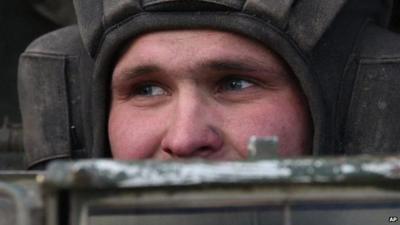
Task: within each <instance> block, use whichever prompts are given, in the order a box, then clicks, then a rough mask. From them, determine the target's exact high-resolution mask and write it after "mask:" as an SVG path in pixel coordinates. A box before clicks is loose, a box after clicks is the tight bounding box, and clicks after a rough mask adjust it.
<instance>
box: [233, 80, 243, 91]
mask: <svg viewBox="0 0 400 225" xmlns="http://www.w3.org/2000/svg"><path fill="white" fill-rule="evenodd" d="M241 87H242V85H241V83H240V82H239V81H237V80H235V81H232V82H231V89H239V88H241Z"/></svg>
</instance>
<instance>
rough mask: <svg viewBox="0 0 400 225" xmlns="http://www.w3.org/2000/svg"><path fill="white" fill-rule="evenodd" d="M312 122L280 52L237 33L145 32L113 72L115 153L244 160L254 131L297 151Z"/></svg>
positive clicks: (306, 143)
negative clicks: (278, 54)
mask: <svg viewBox="0 0 400 225" xmlns="http://www.w3.org/2000/svg"><path fill="white" fill-rule="evenodd" d="M311 127H312V125H311V121H310V115H309V111H308V106H307V103H306V101H305V99H304V97H303V94H302V92H301V90H300V88H299V86H298V84H297V82H296V81H295V79H294V78H293V76H292V75H291V71H290V69H288V68H287V66H286V65H285V63H284V62H283V61H282V59H281V58H280V57H278V56H277V55H276V54H274V53H273V52H272V51H271V50H269V49H267V48H265V47H264V46H262V45H261V44H259V43H257V42H255V41H253V40H250V39H247V38H244V37H242V36H239V35H236V34H232V33H227V32H219V31H211V30H190V31H189V30H187V31H186V30H185V31H162V32H154V33H150V34H146V35H142V36H141V37H139V38H137V39H135V40H134V41H133V42H132V43H130V45H129V46H128V48H127V50H126V51H125V52H124V54H123V55H122V57H121V58H120V59H119V61H118V62H117V64H116V66H115V69H114V72H113V77H112V101H111V109H110V116H109V122H108V133H109V139H110V144H111V149H112V154H113V157H114V158H116V159H147V158H152V159H162V160H164V159H177V158H205V159H212V160H238V159H245V158H246V157H247V155H248V151H247V143H248V141H249V138H250V137H251V136H252V135H256V136H273V135H274V136H278V138H279V152H278V154H279V155H282V156H296V155H302V154H307V153H308V152H309V151H310V146H311V145H310V143H311V139H312V138H311V136H312V128H311Z"/></svg>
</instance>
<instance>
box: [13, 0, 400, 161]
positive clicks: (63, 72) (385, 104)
mask: <svg viewBox="0 0 400 225" xmlns="http://www.w3.org/2000/svg"><path fill="white" fill-rule="evenodd" d="M74 4H75V10H76V14H77V20H78V26H71V27H67V28H64V29H62V30H58V31H55V32H53V33H50V34H48V35H45V36H44V37H41V38H39V39H38V40H36V41H35V42H33V43H32V44H31V45H30V46H29V47H28V49H27V50H26V51H25V53H24V54H23V55H22V56H21V61H20V68H19V94H20V102H21V110H22V115H23V124H24V131H25V137H24V138H25V139H24V140H25V147H26V150H27V160H28V162H29V164H30V165H31V166H34V165H37V164H40V163H43V162H46V161H49V160H50V159H55V158H64V157H72V158H79V157H107V156H109V153H110V151H109V147H108V146H109V144H108V138H107V137H108V136H107V118H108V107H109V99H108V98H109V83H110V77H111V73H112V70H113V66H114V64H115V60H116V55H117V54H118V49H119V48H120V47H121V46H122V45H123V44H124V43H126V42H127V41H128V40H131V39H132V38H135V37H137V36H139V35H141V34H143V33H147V32H150V31H157V30H171V29H196V28H198V29H201V28H209V29H210V28H211V29H217V30H223V31H229V32H234V33H238V34H242V35H244V36H247V37H250V38H252V39H255V40H258V41H260V42H262V43H264V44H266V45H267V46H269V47H270V48H271V49H272V50H274V51H275V52H277V53H278V54H279V55H280V56H281V57H282V58H283V59H284V60H285V61H286V62H287V63H288V65H289V66H290V67H291V69H292V70H293V71H294V74H295V75H296V77H297V79H298V80H299V83H300V85H301V87H302V89H303V92H304V94H305V95H306V97H307V100H308V103H309V107H310V111H311V116H312V121H313V126H314V137H313V154H315V155H320V154H335V153H344V149H348V152H350V153H359V152H360V151H361V150H360V149H365V150H367V152H368V151H375V150H376V148H372V146H373V147H375V146H376V145H377V143H382V141H387V140H389V139H388V138H389V137H387V138H386V137H384V138H383V139H382V140H376V139H375V141H378V142H373V141H372V140H369V138H371V137H373V136H374V135H375V134H376V133H379V132H381V133H380V134H382V135H383V136H385V135H384V133H385V134H386V133H390V132H387V131H384V128H383V127H382V126H385V125H388V126H392V127H391V128H393V129H398V128H400V126H399V125H397V123H393V117H391V118H392V119H388V118H384V116H385V115H387V114H389V115H390V116H392V114H393V113H395V112H397V111H399V110H400V109H390V110H391V111H390V112H389V111H384V110H383V111H375V110H376V109H378V108H379V107H380V108H382V109H383V108H385V109H388V108H390V107H389V104H390V102H392V101H393V100H390V101H387V100H382V101H381V104H380V105H378V106H376V104H372V103H371V101H372V99H375V98H380V97H384V96H386V95H382V94H381V92H382V91H383V92H385V91H387V92H388V93H385V94H391V92H390V91H389V90H387V89H385V90H384V89H383V86H384V85H394V83H393V79H394V80H396V79H395V78H393V77H390V78H387V79H385V78H383V77H380V76H379V74H378V73H375V72H373V71H376V72H377V71H379V70H382V68H386V66H387V64H385V63H383V64H381V61H379V60H378V61H379V63H370V61H368V60H367V61H365V58H364V57H365V56H368V57H370V56H369V54H372V55H373V56H375V55H376V54H377V52H376V51H379V52H378V53H379V57H378V58H379V59H382V56H383V55H385V54H386V53H387V51H391V53H393V54H394V50H392V49H393V46H400V45H399V44H396V42H394V40H395V39H396V40H397V38H398V37H397V35H395V34H392V33H390V32H389V31H387V30H386V29H385V28H384V27H385V26H387V24H388V19H387V18H388V16H387V15H388V14H387V12H388V11H390V9H391V1H386V0H370V1H368V4H367V3H365V1H360V0H337V1H330V0H284V1H272V0H262V1H260V0H186V1H184V0H118V1H116V0H75V1H74ZM375 38H378V39H382V38H383V39H385V38H386V39H390V42H388V43H381V42H379V43H378V42H377V41H376V39H375ZM397 43H400V42H397ZM371 44H372V45H371ZM386 50H387V51H386ZM367 52H368V53H367ZM385 56H387V55H385ZM390 56H391V55H389V58H390ZM368 57H367V58H368ZM389 61H390V60H389ZM390 62H392V61H390ZM365 63H366V64H365ZM364 65H366V66H365V67H364ZM396 65H397V64H396ZM399 65H400V64H399ZM370 67H371V68H370ZM397 69H400V67H397ZM388 70H389V69H388ZM395 71H397V70H396V68H393V69H390V71H389V73H390V74H392V73H395ZM374 75H375V76H378V77H379V78H377V77H374ZM386 75H387V74H385V76H386ZM387 76H389V75H387ZM360 77H361V78H360ZM376 79H384V80H382V82H381V83H379V82H378V83H374V82H373V81H375V80H376ZM396 82H399V81H397V80H396ZM383 83H384V84H383ZM369 85H370V86H369ZM381 85H383V86H381ZM365 87H370V88H371V89H372V88H377V89H373V90H372V91H371V89H368V90H366V89H365ZM390 90H393V89H390ZM376 107H378V108H376ZM395 108H396V107H395ZM397 108H398V107H397ZM393 110H394V111H393ZM371 111H373V112H371ZM378 116H379V121H376V123H370V119H378ZM380 116H383V117H382V118H381V117H380ZM367 124H373V128H374V129H378V130H375V131H374V132H375V133H373V132H369V133H368V132H366V129H365V126H366V125H367ZM383 131H384V132H383ZM382 132H383V133H382ZM383 136H382V137H383ZM389 136H390V135H389ZM390 137H393V135H391V136H390ZM371 143H375V144H374V145H370V144H371ZM392 143H393V142H390V143H389V142H388V144H387V145H388V147H387V149H391V148H392V147H393V144H392ZM366 146H367V147H368V148H364V147H366ZM368 149H370V150H368ZM372 149H375V150H372ZM362 151H364V150H362Z"/></svg>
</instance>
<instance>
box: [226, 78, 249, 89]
mask: <svg viewBox="0 0 400 225" xmlns="http://www.w3.org/2000/svg"><path fill="white" fill-rule="evenodd" d="M254 85H255V84H254V82H252V81H250V80H247V79H243V78H238V77H228V78H224V79H222V80H221V81H220V84H219V91H241V90H243V89H246V88H250V87H252V86H254Z"/></svg>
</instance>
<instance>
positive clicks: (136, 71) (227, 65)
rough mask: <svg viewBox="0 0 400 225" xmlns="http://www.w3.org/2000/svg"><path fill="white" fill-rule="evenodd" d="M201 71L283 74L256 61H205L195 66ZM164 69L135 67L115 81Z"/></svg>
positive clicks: (144, 66) (146, 65)
mask: <svg viewBox="0 0 400 225" xmlns="http://www.w3.org/2000/svg"><path fill="white" fill-rule="evenodd" d="M197 69H199V70H204V69H206V70H210V71H238V72H256V71H262V72H268V73H270V74H279V73H281V72H278V71H275V70H273V69H270V68H268V67H267V66H264V65H263V64H262V63H260V62H257V61H256V60H250V59H212V60H205V61H204V62H201V63H199V64H198V65H196V66H195V68H194V69H192V70H194V71H196V70H197ZM162 71H163V69H162V67H160V66H158V65H157V64H151V63H150V64H144V65H138V66H134V67H132V68H128V69H126V70H122V71H121V72H120V73H119V74H118V77H119V78H117V79H116V80H115V81H117V82H118V83H120V82H127V81H130V80H132V79H135V78H136V77H141V76H145V75H149V74H152V73H158V72H162Z"/></svg>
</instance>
